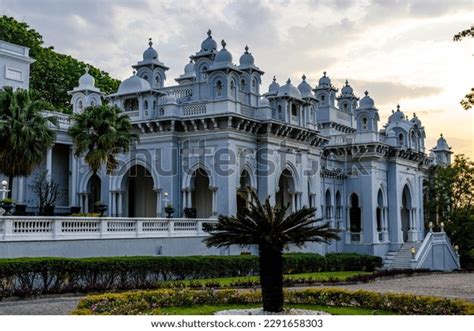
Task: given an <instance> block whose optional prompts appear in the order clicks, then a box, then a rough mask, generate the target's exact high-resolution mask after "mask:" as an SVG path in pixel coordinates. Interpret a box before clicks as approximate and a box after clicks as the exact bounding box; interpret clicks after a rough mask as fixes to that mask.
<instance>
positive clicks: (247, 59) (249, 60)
mask: <svg viewBox="0 0 474 331" xmlns="http://www.w3.org/2000/svg"><path fill="white" fill-rule="evenodd" d="M254 62H255V59H254V58H253V55H252V53H249V47H248V46H245V53H244V54H242V56H241V57H240V60H239V63H240V65H253V64H254Z"/></svg>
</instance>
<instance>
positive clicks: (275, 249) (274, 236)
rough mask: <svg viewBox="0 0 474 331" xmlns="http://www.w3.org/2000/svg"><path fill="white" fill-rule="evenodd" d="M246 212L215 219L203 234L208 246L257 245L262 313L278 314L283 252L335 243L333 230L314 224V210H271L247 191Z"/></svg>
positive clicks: (281, 208)
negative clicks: (292, 248) (284, 250)
mask: <svg viewBox="0 0 474 331" xmlns="http://www.w3.org/2000/svg"><path fill="white" fill-rule="evenodd" d="M250 193H251V197H252V198H251V201H250V203H249V205H250V206H249V208H242V209H240V210H239V211H238V212H237V216H235V217H234V216H224V215H221V216H219V222H218V223H217V224H215V225H213V226H212V227H210V228H208V229H207V230H206V231H208V232H209V233H210V236H209V237H208V238H206V239H205V240H204V242H205V243H206V244H207V245H208V246H217V247H223V246H230V245H240V246H249V245H258V249H259V265H260V284H261V287H262V301H263V309H264V310H265V311H270V312H280V311H282V309H283V259H282V253H283V249H284V248H285V247H286V246H287V245H290V244H293V245H296V246H297V247H300V246H303V245H304V244H305V243H306V242H310V241H312V242H325V243H327V242H329V241H330V240H332V239H335V240H337V239H339V237H338V235H337V232H338V231H337V230H335V229H332V228H331V227H330V225H329V223H325V224H318V223H319V222H320V221H318V220H315V219H314V212H315V211H316V209H314V208H307V207H303V208H301V209H300V210H298V211H296V212H293V213H290V214H288V213H287V211H288V208H289V205H288V206H286V207H281V206H278V205H277V206H271V205H270V199H269V198H267V199H266V200H265V202H264V203H261V202H260V200H259V198H258V196H257V194H256V193H255V191H250Z"/></svg>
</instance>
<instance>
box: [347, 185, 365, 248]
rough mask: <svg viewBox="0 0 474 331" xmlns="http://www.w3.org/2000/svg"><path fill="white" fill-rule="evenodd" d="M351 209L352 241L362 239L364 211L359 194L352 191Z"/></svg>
mask: <svg viewBox="0 0 474 331" xmlns="http://www.w3.org/2000/svg"><path fill="white" fill-rule="evenodd" d="M350 204H351V206H350V209H349V222H350V224H349V226H350V227H349V228H350V230H351V241H360V239H361V236H360V233H361V232H362V219H361V218H362V211H361V209H360V205H359V196H358V195H357V194H355V193H352V194H351V196H350Z"/></svg>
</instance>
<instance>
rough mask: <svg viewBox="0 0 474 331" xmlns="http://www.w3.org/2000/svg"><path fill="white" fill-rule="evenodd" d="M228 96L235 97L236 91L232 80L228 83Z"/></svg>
mask: <svg viewBox="0 0 474 331" xmlns="http://www.w3.org/2000/svg"><path fill="white" fill-rule="evenodd" d="M230 95H231V96H232V97H233V98H235V97H236V89H235V82H234V80H231V81H230Z"/></svg>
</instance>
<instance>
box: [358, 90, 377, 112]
mask: <svg viewBox="0 0 474 331" xmlns="http://www.w3.org/2000/svg"><path fill="white" fill-rule="evenodd" d="M364 94H365V97H363V98H362V99H360V102H359V108H361V109H367V108H374V104H375V103H374V100H373V99H372V98H371V97H369V92H367V91H365V93H364Z"/></svg>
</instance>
